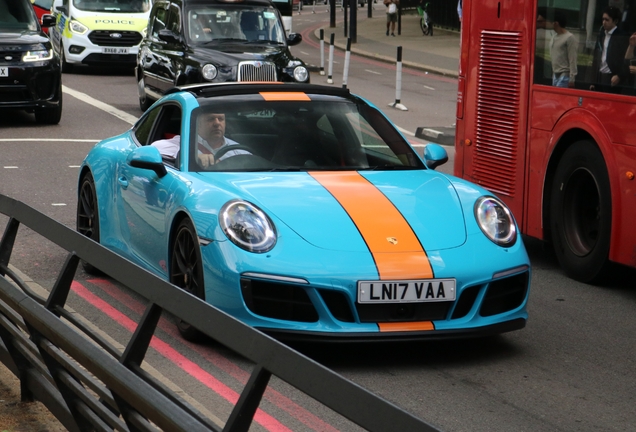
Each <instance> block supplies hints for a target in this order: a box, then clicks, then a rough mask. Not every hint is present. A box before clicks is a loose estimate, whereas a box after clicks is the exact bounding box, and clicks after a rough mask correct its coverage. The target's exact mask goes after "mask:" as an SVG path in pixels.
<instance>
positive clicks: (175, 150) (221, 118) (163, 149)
mask: <svg viewBox="0 0 636 432" xmlns="http://www.w3.org/2000/svg"><path fill="white" fill-rule="evenodd" d="M151 145H152V146H153V147H157V148H158V149H159V153H161V155H162V156H166V157H169V158H173V159H175V158H176V157H177V155H178V154H179V151H180V150H181V136H180V135H175V136H174V137H172V138H169V139H162V140H158V141H155V142H153V143H152V144H151ZM232 145H238V143H237V142H236V141H233V140H231V139H229V138H226V137H225V114H219V113H203V114H201V115H200V116H199V118H198V119H197V161H198V162H199V165H201V166H202V167H203V168H207V167H209V166H211V165H214V164H215V163H216V162H218V161H222V160H224V159H226V158H229V157H232V156H236V155H240V154H250V153H249V152H248V151H245V150H241V149H239V150H229V151H227V152H225V154H223V155H221V157H220V158H219V159H218V160H217V159H216V158H215V155H216V154H217V153H218V151H219V150H220V149H221V148H223V147H226V146H232Z"/></svg>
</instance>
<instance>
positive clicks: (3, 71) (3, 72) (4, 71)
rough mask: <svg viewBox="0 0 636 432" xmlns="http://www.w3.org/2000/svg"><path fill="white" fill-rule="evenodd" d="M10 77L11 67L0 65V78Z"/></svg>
mask: <svg viewBox="0 0 636 432" xmlns="http://www.w3.org/2000/svg"><path fill="white" fill-rule="evenodd" d="M8 77H9V68H8V67H6V66H3V67H0V78H8Z"/></svg>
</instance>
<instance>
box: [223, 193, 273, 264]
mask: <svg viewBox="0 0 636 432" xmlns="http://www.w3.org/2000/svg"><path fill="white" fill-rule="evenodd" d="M219 224H220V226H221V229H222V230H223V232H224V233H225V235H226V236H227V238H228V239H230V241H231V242H232V243H234V244H235V245H237V246H238V247H240V248H241V249H245V250H246V251H249V252H256V253H263V252H268V251H270V250H272V248H273V247H274V246H275V245H276V229H275V228H274V224H273V222H272V221H271V220H270V219H269V217H267V215H266V214H265V213H264V212H263V211H262V210H261V209H259V208H258V207H256V206H255V205H254V204H251V203H249V202H247V201H239V200H235V201H229V202H227V203H226V204H225V205H224V206H223V207H222V208H221V211H220V212H219Z"/></svg>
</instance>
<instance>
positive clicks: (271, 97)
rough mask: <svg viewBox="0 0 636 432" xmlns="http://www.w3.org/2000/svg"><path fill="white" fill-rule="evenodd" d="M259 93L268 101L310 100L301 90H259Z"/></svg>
mask: <svg viewBox="0 0 636 432" xmlns="http://www.w3.org/2000/svg"><path fill="white" fill-rule="evenodd" d="M260 95H261V96H262V97H263V99H265V100H266V101H268V102H271V101H311V99H309V96H307V94H306V93H303V92H260Z"/></svg>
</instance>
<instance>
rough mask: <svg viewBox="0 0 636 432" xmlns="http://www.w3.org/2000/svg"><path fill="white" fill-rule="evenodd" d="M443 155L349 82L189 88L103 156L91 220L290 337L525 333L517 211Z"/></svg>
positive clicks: (103, 146)
mask: <svg viewBox="0 0 636 432" xmlns="http://www.w3.org/2000/svg"><path fill="white" fill-rule="evenodd" d="M447 159H448V155H447V153H446V151H445V150H444V149H443V147H441V146H439V145H436V144H429V145H428V146H426V148H425V150H424V152H423V155H420V154H418V153H417V152H416V151H415V150H414V149H413V148H412V147H411V146H410V145H409V143H408V142H407V140H406V139H405V138H404V137H403V136H402V135H401V134H400V133H399V132H398V131H397V130H396V128H395V127H394V126H393V125H392V124H391V122H390V121H389V120H388V119H387V118H386V117H385V116H384V115H383V114H382V113H381V112H380V111H379V110H378V109H377V108H375V107H374V106H372V105H371V104H370V103H368V102H366V101H365V100H363V99H361V98H360V97H357V96H355V95H352V94H350V93H349V91H348V90H346V89H339V88H338V89H336V88H331V87H324V86H317V85H309V84H281V83H228V84H200V85H190V86H185V87H180V88H175V89H173V90H172V91H170V92H169V93H168V94H167V95H166V96H164V97H163V98H162V99H160V100H159V101H158V102H157V103H155V104H154V105H153V106H152V107H151V108H150V109H149V110H148V111H147V112H145V113H144V115H143V116H142V117H141V118H140V119H139V120H138V121H137V123H136V124H135V125H134V127H133V128H132V129H131V130H129V131H127V132H125V133H123V134H121V135H119V136H116V137H113V138H109V139H106V140H103V141H101V142H99V143H98V144H97V145H96V146H95V147H94V148H93V149H92V150H91V151H90V153H89V154H88V156H87V157H86V159H85V160H84V162H83V164H82V166H81V169H80V175H79V183H78V206H77V230H78V231H79V232H81V233H82V234H84V235H86V236H88V237H90V238H92V239H93V240H95V241H97V242H99V243H101V244H102V245H104V246H105V247H107V248H109V249H111V250H113V251H115V252H117V253H119V254H121V255H123V256H124V257H126V258H128V259H129V260H131V261H133V262H135V263H137V264H138V265H140V266H142V267H144V268H146V269H148V270H150V271H152V272H154V273H156V274H158V275H160V276H161V277H163V278H165V279H167V280H169V281H170V282H171V283H173V284H174V285H175V286H177V287H179V288H181V289H184V290H186V291H188V292H190V293H191V294H193V295H195V296H198V297H200V298H201V299H204V300H205V301H207V302H208V303H210V304H212V305H214V306H216V307H217V308H219V309H221V310H223V311H225V312H227V313H229V314H231V315H233V316H234V317H236V318H238V319H240V320H242V321H244V322H245V323H248V324H249V325H252V326H253V327H256V328H259V329H261V330H263V331H265V332H266V333H269V334H271V335H273V336H275V337H278V338H281V339H287V340H289V339H292V340H294V339H326V340H336V341H351V340H372V339H391V340H405V339H420V338H449V337H467V336H481V335H488V334H496V333H502V332H506V331H511V330H517V329H521V328H523V327H524V326H525V323H526V320H527V312H526V304H527V300H528V294H529V286H530V273H531V270H530V264H529V260H528V256H527V254H526V250H525V247H524V245H523V242H522V240H521V238H520V236H519V235H518V231H517V227H516V224H515V221H514V219H513V217H512V215H511V213H510V211H509V210H508V208H507V207H506V206H505V205H504V204H503V203H502V202H501V201H500V200H499V199H497V198H496V197H495V196H493V195H492V194H491V193H489V192H488V191H486V190H484V189H482V188H480V187H478V186H476V185H474V184H471V183H469V182H466V181H464V180H461V179H458V178H455V177H453V176H450V175H446V174H443V173H440V172H437V171H435V170H434V168H435V167H436V166H438V165H439V164H442V163H444V162H446V161H447ZM85 268H86V270H87V271H97V269H94V268H92V267H91V266H90V265H89V264H85ZM178 326H179V329H180V331H181V333H182V335H183V336H184V337H185V338H187V339H196V338H197V336H198V332H197V330H196V329H194V328H192V327H191V326H190V325H189V324H188V323H187V322H184V321H182V322H179V323H178Z"/></svg>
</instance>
